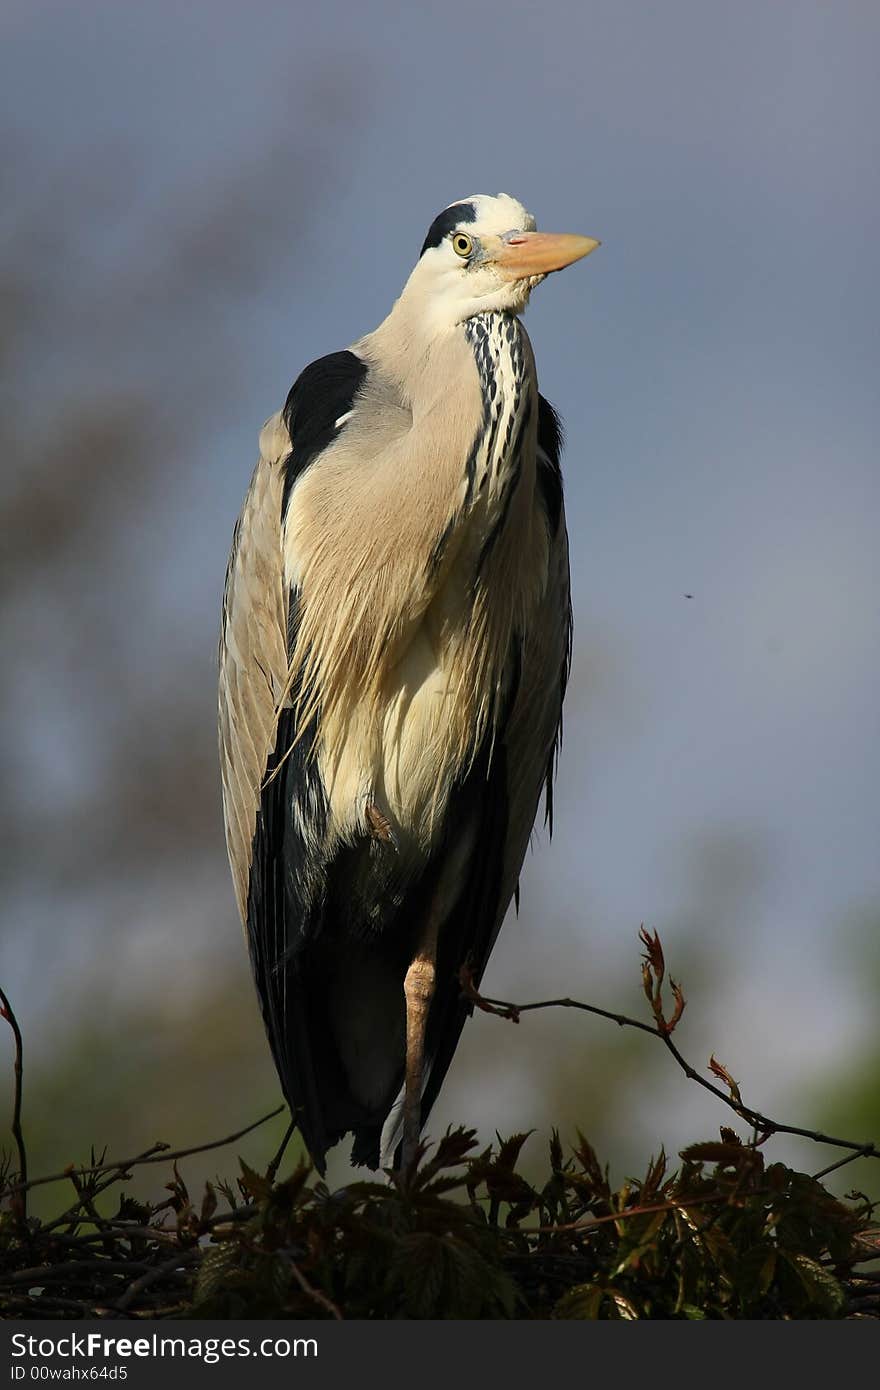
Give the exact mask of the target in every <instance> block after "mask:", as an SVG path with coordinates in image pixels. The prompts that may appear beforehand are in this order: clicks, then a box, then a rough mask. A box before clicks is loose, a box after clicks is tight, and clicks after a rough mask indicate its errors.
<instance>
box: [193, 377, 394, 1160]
mask: <svg viewBox="0 0 880 1390" xmlns="http://www.w3.org/2000/svg"><path fill="white" fill-rule="evenodd" d="M365 374H366V366H365V364H364V363H363V361H362V360H361V359H360V358H358V357H357V356H356V355H355V354H354V353H351V352H341V353H334V354H332V355H331V356H330V357H327V358H322V359H320V360H319V361H317V362H313V363H312V364H311V365H310V366H309V367H307V368H306V369H305V370H304V372H303V373H302V374H301V376H300V377H299V378H298V379H297V381H296V382H295V383H294V385H293V387H292V389H291V391H290V394H289V396H288V399H287V404H286V407H285V410H284V414H283V423H282V421H281V419H280V418H279V417H275V418H274V420H273V421H271V422H269V424H268V425H267V427H266V429H265V430H264V433H263V436H261V448H262V453H263V457H262V458H261V460H260V463H259V464H258V465H257V469H256V472H255V474H254V478H253V481H252V483H251V488H250V491H249V492H248V496H247V498H246V500H245V505H244V508H243V510H242V514H241V517H240V518H239V522H238V525H237V526H236V532H235V538H234V543H233V550H232V554H231V556H230V562H229V570H228V575H227V584H226V593H225V596H224V609H223V631H222V636H221V647H220V667H221V671H220V744H221V765H222V770H223V787H224V815H225V820H226V830H227V844H228V848H229V856H230V863H231V865H232V869H233V878H234V880H235V883H236V889H237V894H238V900H239V908H240V911H241V913H242V918H243V921H244V925H245V931H246V936H247V940H248V947H249V951H250V958H251V964H252V968H253V972H254V978H255V982H256V985H257V991H258V995H259V999H260V1006H261V1009H262V1013H263V1019H264V1022H265V1025H266V1031H267V1034H268V1037H269V1043H270V1046H271V1049H272V1055H273V1057H274V1060H275V1063H276V1066H277V1069H278V1073H279V1077H280V1080H281V1084H282V1088H283V1090H284V1094H285V1097H286V1098H287V1101H288V1103H289V1104H290V1106H291V1110H292V1111H293V1113H294V1116H295V1118H296V1120H297V1122H298V1124H299V1126H300V1129H301V1130H302V1133H303V1137H304V1139H305V1141H306V1143H307V1145H308V1147H309V1150H310V1152H311V1153H312V1155H313V1157H314V1158H315V1160H316V1162H317V1163H318V1165H319V1167H322V1166H323V1155H324V1152H325V1150H326V1149H327V1147H328V1146H329V1145H330V1144H332V1143H334V1142H335V1140H336V1139H338V1138H339V1137H340V1136H341V1134H342V1133H344V1132H345V1130H346V1129H348V1128H350V1127H351V1107H350V1106H348V1107H347V1106H346V1095H347V1092H346V1086H345V1080H344V1076H343V1074H342V1068H341V1065H340V1063H339V1059H338V1056H337V1054H336V1049H335V1047H334V1045H333V1039H332V1035H331V1033H330V1030H329V1028H328V1022H327V1018H326V1012H325V1011H324V1010H322V1007H321V1005H322V1001H323V999H324V998H325V997H326V987H327V982H326V979H325V976H326V974H327V969H328V965H327V960H326V954H325V953H323V952H321V950H320V949H318V950H315V949H307V948H313V947H314V943H315V942H316V941H318V940H319V939H320V937H321V932H322V926H323V922H324V917H325V883H326V874H327V867H328V864H327V860H328V854H327V851H326V848H325V840H326V836H325V831H326V801H325V796H324V789H323V786H322V785H321V779H320V775H319V773H318V770H317V768H316V766H315V764H314V763H313V761H312V760H311V759H310V757H309V750H310V748H311V746H312V738H311V731H310V730H305V731H304V732H302V733H301V736H300V737H297V734H298V732H300V731H298V730H297V729H296V727H295V720H294V711H293V705H294V703H295V693H291V694H288V697H287V701H286V705H285V708H283V709H281V711H280V714H277V715H276V707H277V702H278V701H279V700H280V699H281V695H282V692H283V691H284V690H285V688H286V683H287V671H288V660H289V652H290V649H291V646H292V642H293V640H294V639H295V636H296V603H295V595H290V594H285V593H284V592H283V585H282V569H283V563H282V544H281V537H282V519H283V514H284V511H285V508H286V505H287V501H288V498H289V495H290V491H291V488H292V487H293V486H294V485H295V483H296V480H297V478H298V477H299V476H300V475H301V474H302V472H303V471H304V470H305V469H306V468H307V467H308V466H309V464H310V463H311V462H312V461H313V460H314V458H315V457H316V456H317V455H318V454H319V453H320V452H321V450H322V449H323V448H325V447H326V445H327V444H328V443H329V442H330V441H331V439H333V438H335V437H336V436H337V435H338V433H339V430H340V429H341V428H344V424H340V420H341V417H343V416H345V415H346V414H347V413H348V411H349V410H351V408H352V405H353V402H354V399H355V396H356V393H357V391H358V389H359V388H360V386H361V384H362V382H363V379H364V376H365ZM264 441H265V442H264ZM291 441H293V442H292V443H291ZM337 1101H338V1102H340V1104H341V1109H340V1105H339V1104H337ZM337 1112H338V1113H337ZM355 1113H356V1114H357V1113H359V1112H358V1111H357V1108H356V1107H355Z"/></svg>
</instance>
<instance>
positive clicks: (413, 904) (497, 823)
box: [219, 194, 599, 1173]
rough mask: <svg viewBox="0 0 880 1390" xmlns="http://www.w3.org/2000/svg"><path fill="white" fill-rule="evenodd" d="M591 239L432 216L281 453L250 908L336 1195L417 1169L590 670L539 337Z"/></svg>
mask: <svg viewBox="0 0 880 1390" xmlns="http://www.w3.org/2000/svg"><path fill="white" fill-rule="evenodd" d="M598 244H599V243H598V242H596V241H594V240H593V239H592V238H589V237H583V236H574V235H568V234H560V235H550V234H543V233H539V232H537V231H536V225H535V220H534V218H533V217H532V216H531V215H530V214H529V213H528V212H527V211H526V209H525V208H524V207H523V206H522V204H521V203H519V202H518V201H517V200H516V199H514V198H511V197H510V196H508V195H507V194H499V195H498V196H497V197H489V196H486V195H475V196H472V197H470V198H466V199H463V200H462V201H460V202H457V203H453V204H451V206H449V207H447V208H446V209H444V211H443V212H441V213H440V215H439V216H438V217H437V218H435V220H434V221H433V223H432V224H431V227H430V228H429V231H428V234H427V237H426V238H425V242H424V245H423V246H422V250H421V253H420V256H419V259H418V261H417V263H416V266H415V269H414V270H413V271H412V273H411V275H410V277H409V279H408V280H407V282H406V285H405V286H404V289H403V291H402V293H401V295H400V297H399V299H398V300H397V301H396V303H395V305H394V307H393V309H392V310H391V313H390V314H389V315H388V317H387V318H386V319H385V320H384V322H383V323H381V324H380V325H379V327H378V328H377V329H375V331H374V332H372V333H368V334H367V335H366V336H365V337H363V338H360V339H359V340H358V341H357V342H355V343H354V344H353V345H352V346H351V347H350V348H348V349H346V350H345V351H342V352H335V353H332V354H330V355H329V356H327V357H322V358H320V359H319V360H318V361H316V362H313V363H312V364H311V365H310V366H307V367H306V368H305V370H304V371H303V372H302V373H301V375H300V376H299V377H298V379H297V380H296V381H295V383H294V385H293V387H292V389H291V391H290V394H289V395H288V397H287V403H286V405H285V407H284V409H283V410H282V411H280V412H279V413H278V414H276V415H273V416H272V417H271V418H270V419H269V420H268V421H267V423H266V425H265V426H264V427H263V430H262V433H261V435H260V459H259V462H258V463H257V466H256V470H255V472H254V475H253V478H252V481H251V484H250V490H249V491H248V493H247V497H246V499H245V503H244V507H243V510H242V512H241V515H240V517H239V520H238V524H237V526H236V529H235V535H234V539H233V545H232V553H231V555H230V559H229V567H228V570H227V578H226V587H225V593H224V601H223V621H222V636H221V650H220V692H219V726H220V756H221V765H222V782H223V804H224V816H225V824H226V839H227V847H228V851H229V860H230V864H231V868H232V877H233V881H234V886H235V893H236V897H237V901H238V908H239V912H240V914H241V918H242V921H243V924H244V928H245V933H246V938H247V942H248V946H249V950H250V958H251V964H252V968H253V973H254V977H255V980H256V985H257V990H258V993H259V998H260V1004H261V1008H262V1013H263V1018H264V1021H265V1025H266V1029H267V1033H268V1037H269V1042H270V1045H271V1049H272V1053H273V1056H274V1060H275V1063H276V1066H277V1069H278V1073H279V1077H280V1080H281V1084H282V1087H283V1090H284V1094H285V1097H286V1099H287V1102H288V1104H289V1105H290V1108H291V1113H292V1117H293V1119H294V1121H295V1122H296V1123H297V1125H298V1127H299V1129H300V1131H301V1134H302V1137H303V1139H304V1142H305V1144H306V1145H307V1147H308V1149H309V1152H310V1154H311V1156H312V1159H313V1161H314V1163H315V1164H316V1166H317V1168H318V1169H319V1171H320V1172H322V1173H323V1172H324V1171H325V1156H326V1152H327V1149H328V1148H329V1147H330V1146H332V1145H333V1144H335V1143H336V1142H337V1141H338V1140H339V1139H341V1138H342V1137H343V1136H344V1135H345V1134H346V1133H348V1132H352V1133H353V1135H354V1147H353V1152H352V1159H353V1161H354V1162H355V1163H366V1164H368V1165H369V1166H370V1167H373V1168H375V1167H377V1166H378V1165H379V1163H380V1162H386V1161H388V1159H389V1157H394V1156H395V1155H396V1158H397V1160H398V1161H399V1162H402V1163H404V1164H405V1163H408V1162H410V1161H411V1159H412V1158H413V1155H414V1154H415V1152H416V1151H417V1147H418V1142H419V1135H420V1133H421V1129H422V1126H423V1125H424V1122H425V1119H426V1118H427V1115H428V1112H429V1111H430V1109H431V1106H432V1104H433V1102H434V1100H435V1098H436V1096H437V1093H438V1091H439V1089H440V1086H441V1084H442V1082H443V1078H444V1076H445V1074H446V1071H447V1069H448V1067H449V1065H450V1062H451V1061H452V1057H453V1053H454V1052H455V1049H456V1046H457V1043H458V1039H459V1036H460V1033H461V1030H462V1027H463V1025H464V1023H465V1020H466V1018H467V1016H468V1013H469V1005H468V1003H467V1001H466V1000H463V999H462V997H461V990H460V984H459V970H460V967H461V966H462V964H463V963H465V962H470V965H471V969H472V971H473V976H474V978H475V980H477V981H479V979H480V976H481V974H482V972H483V970H484V968H485V966H486V962H487V960H488V958H489V953H490V951H491V950H492V947H493V944H494V942H495V938H496V936H497V934H498V931H499V929H500V927H501V922H502V919H503V917H504V915H505V912H506V910H507V907H508V905H509V903H510V901H511V899H512V897H513V896H514V893H515V892H517V890H518V881H519V874H520V870H521V867H522V862H523V859H524V856H525V851H526V848H527V845H528V841H529V836H530V834H531V831H532V827H533V824H534V822H535V818H536V815H537V812H538V808H539V802H540V798H541V794H542V791H545V792H546V797H547V816H548V819H549V818H550V814H551V800H550V799H551V794H552V779H553V773H554V762H555V757H556V752H557V748H558V742H559V737H560V728H561V715H562V700H563V695H564V693H565V685H566V680H567V675H568V667H569V658H570V649H571V606H570V599H569V578H568V543H567V536H566V528H565V517H564V509H563V498H562V479H561V473H560V463H559V458H560V445H561V430H560V424H559V420H558V417H557V416H556V413H555V411H554V410H553V408H552V407H551V406H550V405H549V404H548V403H547V401H546V400H544V398H543V397H542V396H541V395H539V392H538V382H537V375H536V371H535V361H534V357H533V353H532V347H531V344H530V342H529V338H528V336H527V334H526V331H525V329H524V328H523V326H522V324H521V322H520V318H519V315H520V313H521V312H522V310H523V309H524V308H525V306H526V304H527V302H528V299H529V295H530V292H531V291H532V289H533V288H534V287H535V286H536V285H537V284H539V283H540V281H542V280H543V279H544V278H545V277H546V276H547V275H548V274H549V273H550V272H552V271H556V270H561V269H563V268H564V267H566V266H568V265H570V264H571V263H572V262H574V261H577V260H579V259H580V258H581V257H583V256H586V255H588V254H589V253H590V252H591V251H592V250H594V248H595V247H596V246H597V245H598Z"/></svg>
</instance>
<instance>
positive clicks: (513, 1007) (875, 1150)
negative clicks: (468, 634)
mask: <svg viewBox="0 0 880 1390" xmlns="http://www.w3.org/2000/svg"><path fill="white" fill-rule="evenodd" d="M639 936H640V940H641V942H642V944H643V945H644V946H645V958H644V960H643V962H642V987H643V989H644V992H645V996H646V998H647V1000H648V1002H649V1004H650V1005H651V1011H652V1013H653V1014H654V1018H655V1020H656V1022H655V1023H654V1024H653V1025H652V1024H650V1023H645V1022H644V1021H643V1020H642V1019H638V1018H630V1017H629V1016H628V1015H627V1014H620V1013H614V1012H613V1010H611V1009H600V1008H599V1007H598V1006H597V1005H596V1004H585V1003H583V1002H582V1001H581V1000H579V999H570V998H568V997H566V998H562V999H540V1000H537V1001H535V1002H532V1003H528V1004H518V1003H512V1002H511V1001H510V1000H508V999H490V998H488V996H486V995H483V994H480V992H479V990H478V989H477V988H476V986H475V984H474V978H473V973H472V971H471V969H470V967H469V966H468V965H464V966H462V968H461V970H460V971H459V977H458V978H459V983H460V985H461V990H462V994H463V996H464V998H465V999H467V1000H468V1001H469V1003H471V1004H473V1005H474V1007H475V1008H477V1009H482V1010H483V1012H484V1013H489V1014H496V1015H497V1016H498V1017H500V1018H506V1019H508V1020H509V1021H510V1022H511V1023H519V1020H520V1015H521V1014H524V1013H529V1012H533V1011H534V1010H536V1009H580V1010H581V1011H582V1012H583V1013H588V1014H596V1015H597V1016H598V1017H599V1018H607V1019H610V1020H611V1022H612V1023H616V1024H617V1025H618V1026H619V1027H620V1028H637V1029H639V1031H640V1032H642V1033H650V1034H652V1036H653V1037H655V1038H659V1039H660V1040H661V1042H662V1043H663V1045H664V1047H665V1048H666V1049H667V1051H668V1052H670V1053H671V1054H672V1056H673V1057H674V1058H675V1060H676V1062H677V1063H678V1065H679V1066H680V1067H681V1069H682V1071H683V1072H684V1074H685V1076H687V1077H688V1078H689V1080H691V1081H696V1082H697V1084H698V1085H699V1086H702V1087H703V1089H704V1090H706V1091H709V1092H710V1093H711V1094H712V1095H713V1096H715V1097H716V1099H718V1100H720V1101H723V1103H724V1104H725V1105H727V1106H729V1107H730V1109H731V1110H733V1111H734V1112H735V1113H736V1114H737V1115H739V1116H740V1118H741V1119H743V1120H745V1121H746V1123H747V1124H749V1125H751V1126H752V1128H753V1129H754V1130H755V1131H756V1132H757V1134H758V1135H759V1136H762V1137H763V1138H768V1137H769V1136H770V1135H771V1134H794V1135H797V1136H798V1137H799V1138H801V1139H811V1140H813V1142H814V1143H817V1144H829V1145H831V1146H832V1147H834V1148H838V1149H850V1150H851V1151H852V1152H851V1154H850V1155H849V1159H855V1158H880V1144H877V1143H876V1142H874V1141H873V1140H869V1141H868V1142H867V1143H859V1142H858V1141H857V1140H854V1139H839V1138H837V1137H835V1136H834V1135H831V1134H823V1133H822V1132H821V1131H820V1130H816V1129H806V1128H805V1127H803V1126H802V1125H787V1124H783V1123H782V1122H781V1121H779V1120H773V1119H771V1118H770V1117H769V1116H768V1115H764V1114H762V1113H761V1111H759V1110H753V1109H752V1108H751V1106H748V1105H746V1104H744V1102H743V1100H742V1097H741V1095H740V1092H739V1087H738V1086H737V1084H736V1082H735V1081H734V1079H733V1077H732V1076H731V1075H730V1073H729V1072H728V1071H727V1069H726V1068H725V1067H722V1066H721V1063H720V1062H718V1061H716V1059H715V1058H714V1057H712V1058H711V1059H710V1062H709V1067H710V1069H711V1071H712V1072H713V1073H714V1074H715V1075H716V1076H719V1077H722V1078H723V1079H724V1081H725V1082H726V1084H727V1086H728V1091H727V1092H725V1091H722V1090H721V1088H720V1087H718V1086H715V1085H714V1084H713V1083H712V1082H711V1081H707V1080H706V1078H705V1077H704V1076H702V1075H701V1074H700V1073H699V1072H698V1071H697V1069H696V1068H695V1067H693V1066H692V1065H691V1063H690V1062H688V1060H687V1059H686V1058H685V1057H684V1056H683V1055H682V1053H681V1052H680V1051H679V1049H678V1048H677V1047H676V1045H675V1043H674V1042H673V1041H672V1037H671V1033H672V1030H673V1028H674V1027H675V1025H676V1024H677V1023H678V1020H679V1019H680V1018H681V1015H682V1012H683V1010H684V995H683V993H682V990H681V985H680V984H677V983H674V982H671V983H672V990H673V995H674V998H675V1010H674V1012H673V1014H672V1017H671V1018H669V1019H667V1018H666V1017H665V1015H664V1012H663V1005H662V999H661V995H660V990H661V986H662V983H663V977H664V974H665V969H666V967H665V962H664V957H663V948H662V946H661V944H660V938H659V936H658V935H657V933H656V932H654V933H653V935H651V934H649V933H648V932H646V931H645V928H644V927H642V929H641V931H640V933H639ZM844 1161H849V1160H844ZM834 1166H835V1167H837V1166H841V1165H837V1164H835V1165H834ZM823 1171H824V1172H829V1171H830V1169H825V1170H823ZM818 1176H821V1174H819V1175H818Z"/></svg>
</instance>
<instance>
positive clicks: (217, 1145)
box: [6, 1105, 285, 1195]
mask: <svg viewBox="0 0 880 1390" xmlns="http://www.w3.org/2000/svg"><path fill="white" fill-rule="evenodd" d="M284 1108H285V1107H284V1106H283V1105H277V1106H276V1107H275V1109H274V1110H270V1111H269V1113H268V1115H263V1116H262V1117H261V1118H260V1119H259V1120H254V1122H253V1124H250V1125H245V1127H244V1129H239V1130H237V1131H236V1133H235V1134H227V1135H226V1136H225V1138H223V1139H214V1140H212V1141H211V1143H210V1144H194V1145H193V1147H192V1148H190V1149H175V1150H174V1151H173V1152H167V1151H166V1152H163V1153H156V1152H155V1150H156V1148H157V1147H158V1146H154V1147H153V1148H152V1149H148V1150H146V1152H145V1153H143V1154H138V1155H136V1156H135V1157H134V1158H128V1159H114V1160H113V1162H112V1163H95V1164H92V1166H91V1167H89V1168H75V1167H73V1166H71V1167H68V1168H65V1169H64V1171H63V1172H61V1173H50V1174H49V1176H48V1177H45V1178H32V1179H31V1181H30V1182H27V1183H16V1184H15V1185H14V1186H12V1187H8V1188H7V1189H6V1191H7V1195H8V1194H10V1193H15V1192H21V1191H23V1190H24V1189H25V1188H27V1189H28V1190H30V1189H31V1188H32V1187H41V1186H42V1185H43V1183H47V1182H65V1181H67V1180H68V1179H69V1178H70V1177H71V1176H73V1174H76V1176H77V1177H85V1176H86V1175H87V1174H88V1173H109V1172H111V1171H113V1170H118V1171H119V1172H120V1173H126V1172H128V1170H129V1169H130V1168H141V1167H143V1165H144V1164H146V1163H166V1162H167V1163H171V1162H173V1161H174V1160H175V1159H178V1158H189V1157H190V1156H191V1155H192V1154H203V1153H207V1152H208V1151H209V1150H210V1149H222V1148H223V1146H224V1145H225V1144H234V1143H235V1141H236V1139H242V1138H243V1137H244V1135H245V1134H250V1133H251V1131H252V1130H254V1129H259V1127H260V1125H264V1124H266V1123H267V1121H269V1120H274V1118H275V1116H276V1115H280V1114H281V1112H282V1110H283V1109H284Z"/></svg>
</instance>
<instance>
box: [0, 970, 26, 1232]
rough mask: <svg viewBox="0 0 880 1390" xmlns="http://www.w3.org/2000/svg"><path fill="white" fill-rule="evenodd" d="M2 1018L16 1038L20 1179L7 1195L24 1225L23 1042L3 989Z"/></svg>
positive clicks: (15, 1109) (15, 1126)
mask: <svg viewBox="0 0 880 1390" xmlns="http://www.w3.org/2000/svg"><path fill="white" fill-rule="evenodd" d="M0 1017H2V1018H5V1019H6V1022H7V1023H8V1024H9V1026H10V1028H11V1029H12V1036H13V1037H14V1038H15V1064H14V1070H15V1092H14V1097H13V1102H12V1137H13V1139H14V1140H15V1147H16V1148H17V1150H18V1177H19V1182H18V1186H17V1187H13V1188H8V1189H7V1194H8V1195H10V1196H19V1195H20V1201H18V1202H17V1203H16V1204H15V1209H16V1212H17V1215H18V1216H19V1218H20V1220H21V1222H22V1224H24V1222H25V1220H26V1219H27V1190H28V1175H27V1150H26V1149H25V1144H24V1134H23V1132H22V1128H21V1098H22V1042H21V1029H20V1028H19V1026H18V1019H17V1018H16V1017H15V1010H14V1009H13V1007H12V1005H11V1004H10V1002H9V998H8V996H7V994H6V993H5V991H4V990H3V989H0Z"/></svg>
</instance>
